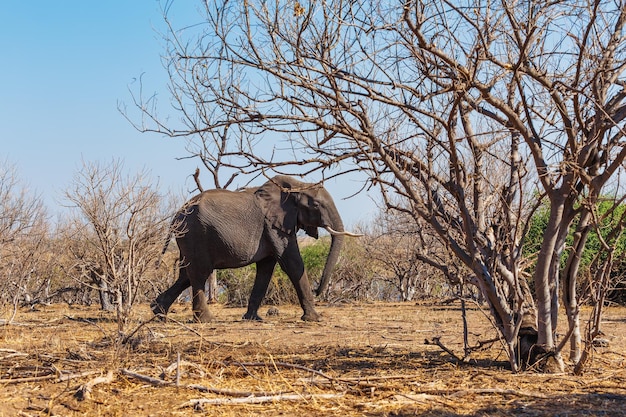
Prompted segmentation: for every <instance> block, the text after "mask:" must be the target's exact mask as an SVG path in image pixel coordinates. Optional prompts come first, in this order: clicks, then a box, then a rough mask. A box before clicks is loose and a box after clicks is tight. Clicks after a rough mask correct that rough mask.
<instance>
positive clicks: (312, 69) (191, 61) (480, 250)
mask: <svg viewBox="0 0 626 417" xmlns="http://www.w3.org/2000/svg"><path fill="white" fill-rule="evenodd" d="M170 5H171V3H168V4H167V5H166V10H165V17H166V21H167V22H168V24H170V32H169V33H168V34H167V35H166V37H167V39H166V40H167V41H168V50H167V53H166V56H167V57H168V59H169V61H168V65H167V68H168V69H169V71H170V88H171V92H172V94H173V99H174V103H175V107H176V108H177V109H178V110H179V111H180V112H181V113H182V115H183V118H182V119H183V124H182V125H180V126H175V125H170V124H168V122H167V120H166V119H164V118H159V117H158V114H157V112H156V109H157V107H156V106H155V103H154V102H150V103H148V102H146V101H143V100H142V99H141V97H139V98H136V100H135V101H136V104H137V106H138V108H139V110H141V112H142V114H143V116H144V118H143V119H142V122H141V123H140V124H139V126H138V128H140V129H142V130H145V131H158V132H162V133H165V134H168V135H170V136H183V137H191V138H192V139H191V142H192V143H195V144H196V146H197V147H199V148H201V149H203V150H206V152H205V153H203V154H202V155H201V156H203V155H204V156H206V155H211V156H212V158H214V159H217V160H219V161H227V163H228V166H229V168H230V169H235V170H238V171H239V172H243V173H247V174H254V173H258V172H262V171H263V170H266V169H274V170H280V171H283V172H285V171H288V170H290V171H291V173H300V174H310V173H313V172H316V171H317V172H319V174H318V175H321V176H323V177H328V176H332V175H337V174H341V173H345V172H349V171H352V170H355V169H356V170H359V171H361V172H362V173H363V175H364V177H365V178H367V182H368V183H369V184H370V185H376V186H378V187H379V188H380V190H381V192H382V194H383V198H384V199H385V201H386V203H387V205H388V206H389V207H391V208H395V209H397V210H401V211H404V212H406V213H407V214H408V215H410V216H412V217H413V218H414V219H415V220H416V221H424V222H427V223H428V224H429V225H430V227H432V228H433V229H434V230H435V231H436V233H437V236H438V238H439V239H440V242H441V244H442V245H444V246H445V247H447V248H448V250H449V251H450V252H451V253H453V254H454V256H455V257H456V258H457V259H458V260H459V261H460V262H461V263H463V264H464V265H465V267H466V268H467V269H468V270H470V271H471V273H472V275H473V277H472V278H471V282H473V283H474V284H475V285H476V286H477V287H478V288H480V290H481V292H482V294H483V296H484V298H485V299H486V301H487V303H488V305H489V307H490V309H491V312H492V314H493V317H494V321H495V323H496V325H497V327H498V329H499V330H500V332H501V334H502V336H503V338H504V340H505V341H506V345H507V346H508V354H509V358H510V362H511V366H512V368H513V369H514V370H518V369H519V368H520V366H521V365H522V363H523V362H524V361H525V360H526V359H527V358H528V357H529V356H533V357H537V356H539V357H541V356H542V355H543V354H547V355H548V356H551V355H552V356H554V357H556V358H557V365H559V361H558V359H560V357H559V355H558V352H556V347H557V343H556V325H557V319H558V304H559V297H558V294H559V291H558V290H559V288H561V286H563V288H575V287H576V285H575V280H576V273H575V270H576V264H577V262H578V261H577V260H576V259H572V260H571V262H569V266H568V270H567V271H566V273H565V274H564V277H565V282H564V283H563V284H561V282H560V273H559V260H560V258H561V255H562V253H563V248H564V243H565V238H566V236H567V233H568V231H569V229H570V226H571V225H572V224H573V222H574V220H578V224H579V225H581V224H582V225H584V223H585V222H586V221H588V219H589V216H588V215H587V214H586V213H585V209H584V207H587V206H593V204H594V202H595V201H596V200H597V198H598V196H599V195H600V193H601V191H602V189H603V187H604V186H605V184H607V182H608V181H609V179H610V178H611V177H612V176H613V175H614V174H615V173H616V171H618V170H619V169H620V165H621V164H622V163H623V161H624V159H625V158H626V146H624V143H625V142H624V130H623V127H624V118H625V117H626V105H625V103H624V100H625V99H626V93H625V91H626V90H625V86H626V82H625V81H624V78H623V70H624V68H625V65H626V50H625V48H624V46H625V42H624V33H623V26H624V21H625V18H626V7H624V4H623V2H622V1H620V0H615V1H609V2H600V1H590V0H567V1H560V2H544V1H538V0H531V1H513V2H500V3H493V2H488V1H481V0H474V1H468V2H465V3H462V4H459V3H458V2H452V1H446V0H439V1H420V0H406V1H404V2H403V3H402V4H397V3H380V2H369V1H360V0H356V1H350V2H346V1H342V0H327V1H321V2H318V1H302V2H300V1H296V0H291V1H285V2H282V1H281V2H267V1H251V0H246V1H218V2H209V1H205V2H204V3H203V5H204V7H203V13H204V14H203V16H202V17H201V23H200V24H194V25H185V26H184V29H182V30H178V29H176V28H175V27H174V24H173V23H171V22H170V20H169V16H168V15H167V12H168V7H169V6H170ZM195 23H197V22H195ZM214 132H222V133H223V135H222V136H220V140H214V138H215V136H213V135H214ZM216 155H217V156H216ZM288 167H291V168H288ZM496 173H497V174H496ZM494 174H495V175H494ZM398 198H400V199H401V200H403V201H404V203H403V204H401V205H398V204H396V203H395V202H397V201H399V200H398ZM542 198H547V199H548V201H549V206H550V217H549V222H548V227H547V230H546V233H545V236H544V240H543V243H542V245H541V250H540V253H539V256H538V261H537V267H536V269H535V272H534V276H533V283H534V291H535V298H534V299H533V297H531V292H530V289H529V287H528V285H527V281H526V279H525V277H524V276H523V274H522V264H523V263H522V261H523V259H522V251H521V242H522V239H523V236H524V234H525V231H526V227H527V225H528V221H527V220H528V218H529V216H530V215H531V214H532V211H533V207H534V204H535V203H536V202H537V200H541V199H542ZM577 244H579V245H583V246H584V244H585V238H584V235H583V236H581V239H580V241H579V242H578V243H577ZM564 293H565V294H568V292H564ZM574 298H575V297H574ZM574 298H572V297H569V296H567V295H566V300H565V305H566V307H567V309H568V317H569V318H570V326H573V327H575V326H576V325H577V324H576V319H575V315H576V314H577V313H576V311H577V309H576V305H575V301H572V300H573V299H574ZM520 339H527V340H520ZM535 342H536V346H534V347H533V348H532V352H531V350H530V346H532V345H533V344H535ZM520 346H521V347H526V348H525V349H522V351H521V352H520V350H519V349H518V348H519V347H520ZM533 360H534V359H533ZM560 366H562V363H561V364H560Z"/></svg>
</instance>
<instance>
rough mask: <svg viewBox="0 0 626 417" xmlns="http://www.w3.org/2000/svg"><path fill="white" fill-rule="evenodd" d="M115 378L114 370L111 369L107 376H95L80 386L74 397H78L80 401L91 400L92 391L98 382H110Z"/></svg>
mask: <svg viewBox="0 0 626 417" xmlns="http://www.w3.org/2000/svg"><path fill="white" fill-rule="evenodd" d="M114 380H115V377H114V376H113V371H112V370H109V372H107V374H106V375H105V376H99V377H97V378H94V379H92V380H91V381H89V382H87V383H86V384H83V385H81V386H80V387H78V390H76V392H75V393H74V397H76V399H77V400H78V401H83V400H89V399H90V398H91V391H92V390H93V387H94V386H96V385H98V384H110V383H111V382H113V381H114Z"/></svg>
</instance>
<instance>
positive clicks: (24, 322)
mask: <svg viewBox="0 0 626 417" xmlns="http://www.w3.org/2000/svg"><path fill="white" fill-rule="evenodd" d="M278 309H279V314H278V315H272V316H268V317H267V318H266V319H265V321H264V322H261V323H251V322H243V321H241V320H240V318H241V315H242V314H243V312H244V309H242V308H226V307H223V306H219V305H217V306H212V311H213V312H214V313H215V314H216V316H217V320H216V321H215V322H212V323H209V324H195V323H191V322H190V321H189V319H190V317H191V312H190V307H189V305H188V304H181V305H175V306H174V307H173V311H172V312H171V313H170V315H169V318H170V320H168V321H167V322H165V323H164V322H159V321H151V319H152V314H151V312H150V311H149V309H148V306H141V307H139V308H137V312H136V314H135V316H136V317H134V318H133V319H132V320H131V322H130V323H128V324H127V325H126V327H125V329H124V334H125V335H126V336H129V335H130V337H127V340H125V342H126V343H123V344H122V343H117V342H116V340H119V337H118V334H119V332H118V324H117V322H116V320H115V316H114V315H111V314H105V313H102V312H100V311H98V310H97V309H95V308H86V307H69V306H61V305H57V306H40V307H38V308H37V309H36V310H34V311H30V310H23V311H19V312H18V314H17V316H16V317H15V318H14V320H13V322H12V324H10V325H7V324H6V322H7V319H8V318H9V317H10V312H5V313H4V314H2V315H1V316H0V317H1V318H2V319H3V321H0V416H43V415H46V416H47V415H56V416H83V415H85V416H86V415H88V416H185V415H199V416H202V415H207V416H242V415H267V416H276V415H284V416H330V415H338V416H339V415H341V416H372V417H378V416H380V417H382V416H412V415H418V416H448V417H451V416H505V415H506V416H509V415H519V416H543V415H550V416H623V415H626V369H625V368H626V308H610V309H608V310H607V311H606V314H605V318H604V324H603V329H604V332H605V334H606V335H605V336H604V337H605V339H607V341H608V346H606V347H598V348H596V350H595V352H594V355H593V361H592V363H591V364H590V366H588V367H587V369H586V372H585V374H584V375H583V376H582V377H577V376H574V375H572V373H571V371H569V372H566V373H564V374H558V375H554V374H552V375H547V374H540V373H533V372H526V373H521V374H513V373H512V372H510V371H509V370H508V369H507V368H508V361H507V358H506V356H505V353H504V350H503V349H502V347H501V346H500V344H499V343H497V342H496V343H486V344H484V346H483V349H482V350H479V351H476V352H475V353H474V354H473V355H472V359H471V360H470V361H469V362H467V363H458V362H457V361H456V360H455V358H454V357H453V356H451V355H450V354H449V353H446V352H444V351H443V350H442V349H441V347H439V346H437V345H434V344H432V341H433V339H434V338H439V340H440V341H441V343H442V344H443V345H445V346H446V347H448V348H449V349H450V350H451V351H452V352H454V353H456V354H457V355H459V356H462V343H461V341H462V333H461V329H462V324H461V323H462V322H461V314H460V308H459V306H458V305H454V304H453V305H448V306H438V305H434V304H431V305H416V304H413V303H406V304H378V303H375V304H346V305H342V306H326V305H319V306H318V311H319V312H320V313H322V314H323V316H324V321H323V322H322V323H304V322H302V321H300V320H299V317H300V315H301V311H300V309H299V308H298V307H296V306H281V307H279V308H278ZM262 311H263V313H265V312H266V311H267V307H264V308H263V310H262ZM468 321H469V323H470V335H469V336H470V344H471V345H472V346H477V345H479V342H485V341H489V340H490V339H492V338H494V337H495V331H494V330H493V329H492V328H491V326H490V325H489V321H488V319H487V317H486V316H485V315H484V314H483V312H481V311H479V310H477V309H472V310H470V311H469V312H468ZM133 331H134V333H133V334H131V332H133ZM427 340H428V341H430V342H431V343H425V341H427Z"/></svg>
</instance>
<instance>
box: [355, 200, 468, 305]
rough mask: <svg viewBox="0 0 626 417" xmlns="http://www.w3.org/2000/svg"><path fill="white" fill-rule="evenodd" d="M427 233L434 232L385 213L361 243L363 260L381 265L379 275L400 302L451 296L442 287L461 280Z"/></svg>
mask: <svg viewBox="0 0 626 417" xmlns="http://www.w3.org/2000/svg"><path fill="white" fill-rule="evenodd" d="M429 232H433V231H432V229H431V228H429V227H428V225H425V224H424V222H416V221H415V219H414V218H413V217H412V216H408V215H407V214H406V213H404V212H397V211H384V212H381V213H380V215H379V216H378V217H377V218H376V219H374V220H373V222H372V225H371V226H370V227H369V228H368V233H367V237H366V238H364V239H363V242H362V244H363V245H364V247H365V254H364V256H367V258H368V259H369V260H370V261H372V262H374V263H375V264H378V265H380V267H379V268H378V269H379V275H380V276H381V277H382V278H383V279H385V280H386V281H387V282H389V284H391V285H392V286H393V287H395V289H396V291H397V294H399V298H400V299H401V300H402V301H412V300H413V299H414V297H433V296H442V297H445V296H450V295H451V291H445V290H444V288H443V287H449V288H451V287H454V286H456V285H458V284H460V282H461V280H462V276H463V273H462V272H461V271H462V268H463V267H462V265H459V262H457V261H456V259H455V258H454V257H453V256H451V254H450V253H449V252H448V251H447V247H445V246H443V245H441V244H440V243H439V240H438V239H436V237H434V236H431V235H429ZM466 274H467V271H466ZM436 290H439V291H438V292H439V294H435V291H436Z"/></svg>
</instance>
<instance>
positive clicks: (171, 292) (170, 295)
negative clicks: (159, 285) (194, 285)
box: [151, 267, 190, 315]
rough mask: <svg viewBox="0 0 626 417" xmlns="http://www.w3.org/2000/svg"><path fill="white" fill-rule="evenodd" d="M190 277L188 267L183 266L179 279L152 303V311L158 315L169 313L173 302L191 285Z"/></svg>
mask: <svg viewBox="0 0 626 417" xmlns="http://www.w3.org/2000/svg"><path fill="white" fill-rule="evenodd" d="M189 285H190V283H189V277H188V276H187V268H186V267H181V268H180V270H179V273H178V280H176V282H175V283H174V284H172V286H171V287H169V288H168V289H167V290H165V291H163V292H162V293H161V294H159V296H158V297H157V298H156V300H155V301H154V302H153V303H152V305H151V307H152V312H153V313H154V314H156V315H159V314H167V311H168V310H169V309H170V306H171V305H172V303H173V302H174V301H175V300H176V299H177V298H178V296H179V295H180V294H181V293H182V292H183V291H184V290H185V289H187V287H189Z"/></svg>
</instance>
